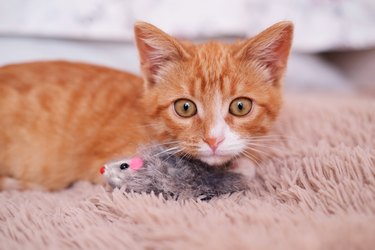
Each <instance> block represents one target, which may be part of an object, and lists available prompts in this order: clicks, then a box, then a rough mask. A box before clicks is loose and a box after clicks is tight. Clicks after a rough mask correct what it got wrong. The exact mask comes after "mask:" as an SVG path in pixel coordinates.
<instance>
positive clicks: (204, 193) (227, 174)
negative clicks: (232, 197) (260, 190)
mask: <svg viewBox="0 0 375 250" xmlns="http://www.w3.org/2000/svg"><path fill="white" fill-rule="evenodd" d="M165 150H166V148H164V147H161V146H156V147H150V148H148V149H143V150H140V152H139V157H140V158H141V159H142V160H143V165H142V167H140V168H139V169H137V170H134V169H132V168H131V167H130V165H131V159H132V158H123V159H118V160H114V161H111V162H108V163H107V164H105V165H104V167H103V170H102V171H103V172H102V174H103V176H104V177H105V179H106V181H107V183H108V184H109V185H110V186H112V187H113V188H121V187H122V186H125V190H126V191H134V192H137V193H142V192H146V193H151V192H154V193H155V194H162V195H163V196H164V197H166V198H168V197H173V198H174V199H177V198H178V199H189V198H201V199H210V198H212V197H215V196H219V195H223V194H230V193H233V192H237V191H243V190H246V189H247V188H248V187H247V185H246V178H245V177H244V176H243V175H242V174H240V173H235V172H231V171H229V170H228V166H223V167H213V166H209V165H207V164H205V163H203V162H201V161H199V160H195V159H187V158H184V157H180V156H178V155H175V154H172V153H168V152H165ZM228 165H229V164H228Z"/></svg>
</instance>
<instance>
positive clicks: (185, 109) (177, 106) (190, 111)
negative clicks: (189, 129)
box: [174, 99, 197, 118]
mask: <svg viewBox="0 0 375 250" xmlns="http://www.w3.org/2000/svg"><path fill="white" fill-rule="evenodd" d="M174 110H175V111H176V113H177V114H178V115H179V116H181V117H185V118H187V117H192V116H193V115H195V114H196V113H197V106H195V103H194V102H192V101H190V100H188V99H179V100H177V101H175V103H174Z"/></svg>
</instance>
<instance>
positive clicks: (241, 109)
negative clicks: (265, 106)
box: [229, 97, 253, 116]
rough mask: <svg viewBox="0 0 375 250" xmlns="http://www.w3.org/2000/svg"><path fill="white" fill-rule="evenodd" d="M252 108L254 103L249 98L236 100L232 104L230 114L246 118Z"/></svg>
mask: <svg viewBox="0 0 375 250" xmlns="http://www.w3.org/2000/svg"><path fill="white" fill-rule="evenodd" d="M252 106H253V102H252V101H251V100H250V99H249V98H246V97H240V98H236V99H234V100H233V101H232V102H231V104H230V106H229V112H230V113H231V114H232V115H235V116H244V115H247V114H248V113H249V112H250V110H251V107H252Z"/></svg>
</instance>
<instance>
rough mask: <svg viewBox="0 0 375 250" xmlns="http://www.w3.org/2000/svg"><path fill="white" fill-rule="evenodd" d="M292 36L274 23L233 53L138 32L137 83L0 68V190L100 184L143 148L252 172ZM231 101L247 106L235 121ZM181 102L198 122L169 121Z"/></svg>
mask: <svg viewBox="0 0 375 250" xmlns="http://www.w3.org/2000/svg"><path fill="white" fill-rule="evenodd" d="M292 32H293V26H292V24H291V23H289V22H281V23H278V24H275V25H273V26H272V27H270V28H268V29H266V30H265V31H263V32H262V33H260V34H259V35H257V36H255V37H254V38H250V39H248V40H245V41H239V42H237V43H234V44H225V43H220V42H208V43H204V44H192V43H189V42H181V41H178V40H177V39H175V38H173V37H171V36H169V35H167V34H165V33H164V32H163V31H161V30H159V29H157V28H156V27H154V26H152V25H150V24H147V23H137V24H136V26H135V35H136V42H137V46H138V50H139V54H140V61H141V68H142V72H143V79H141V78H140V77H137V76H134V75H131V74H128V73H125V72H119V71H116V70H112V69H108V68H103V67H98V66H92V65H85V64H79V63H67V62H43V63H27V64H19V65H10V66H5V67H2V68H0V117H1V120H0V188H1V189H7V188H14V187H17V188H20V189H23V188H31V187H33V188H36V187H40V188H45V189H48V190H56V189H59V188H64V187H67V186H68V185H70V184H71V183H73V182H75V181H77V180H90V181H94V182H100V180H101V178H100V176H99V174H98V171H97V168H98V166H100V165H102V164H103V163H104V162H106V161H107V160H108V159H112V158H114V157H116V156H121V155H131V154H133V153H134V152H135V150H136V149H137V148H138V147H139V145H140V144H143V143H145V142H150V141H151V139H152V140H155V141H156V142H157V143H160V144H163V145H164V146H166V147H168V148H169V149H170V150H171V151H173V152H174V153H178V152H179V153H182V154H185V155H188V156H190V157H195V158H198V159H200V160H202V161H204V162H206V163H208V164H210V165H221V164H225V163H226V162H228V161H229V160H232V159H234V158H241V157H242V159H241V161H239V162H237V165H241V167H244V168H248V167H250V165H252V164H254V163H252V162H251V161H254V160H255V161H256V158H257V154H258V153H259V151H262V150H261V149H259V148H258V149H257V147H259V146H262V145H261V144H262V143H263V142H264V141H262V140H260V138H261V136H262V135H264V134H266V133H267V131H268V130H269V128H270V126H271V124H272V123H273V121H274V120H275V118H276V117H277V114H278V112H279V109H280V107H281V101H282V94H281V89H282V76H283V73H284V71H285V67H286V62H287V58H288V54H289V50H290V46H291V40H292ZM239 97H243V98H248V99H250V100H251V101H252V108H251V111H250V112H249V113H248V114H247V115H245V116H242V117H237V116H234V115H232V114H230V113H229V105H230V103H231V102H232V101H233V100H235V99H236V98H239ZM181 98H184V99H189V100H190V101H191V102H193V103H195V105H196V107H197V112H196V115H194V116H192V117H190V118H182V117H180V116H179V115H177V114H176V112H175V109H174V104H175V102H176V101H177V100H179V99H181ZM244 159H245V161H244ZM239 169H241V168H239Z"/></svg>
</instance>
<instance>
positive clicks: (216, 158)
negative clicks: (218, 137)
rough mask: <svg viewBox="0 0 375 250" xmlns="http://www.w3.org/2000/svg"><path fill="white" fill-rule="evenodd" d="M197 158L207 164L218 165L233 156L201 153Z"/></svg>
mask: <svg viewBox="0 0 375 250" xmlns="http://www.w3.org/2000/svg"><path fill="white" fill-rule="evenodd" d="M198 158H199V160H201V161H203V162H205V163H207V164H208V165H213V166H218V165H223V164H225V163H227V162H228V161H230V160H231V159H232V158H233V156H232V155H215V154H212V155H201V156H199V157H198Z"/></svg>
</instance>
